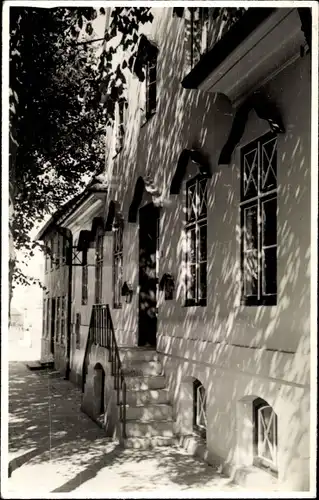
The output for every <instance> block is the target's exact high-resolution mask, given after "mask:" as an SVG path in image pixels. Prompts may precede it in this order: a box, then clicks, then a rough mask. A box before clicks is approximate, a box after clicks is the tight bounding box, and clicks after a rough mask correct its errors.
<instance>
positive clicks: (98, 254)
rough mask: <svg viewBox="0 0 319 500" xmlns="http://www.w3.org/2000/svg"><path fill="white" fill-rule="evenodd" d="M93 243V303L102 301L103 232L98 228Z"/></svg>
mask: <svg viewBox="0 0 319 500" xmlns="http://www.w3.org/2000/svg"><path fill="white" fill-rule="evenodd" d="M95 241H96V243H95V303H96V304H101V303H102V287H103V252H104V232H103V231H102V230H101V229H98V231H97V235H96V240H95Z"/></svg>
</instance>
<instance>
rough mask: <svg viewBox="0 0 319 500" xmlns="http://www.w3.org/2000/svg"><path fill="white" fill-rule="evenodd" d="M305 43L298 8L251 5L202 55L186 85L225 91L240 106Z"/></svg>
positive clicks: (292, 57) (291, 59) (183, 83)
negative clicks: (252, 6) (255, 6)
mask: <svg viewBox="0 0 319 500" xmlns="http://www.w3.org/2000/svg"><path fill="white" fill-rule="evenodd" d="M304 10H308V9H304ZM304 24H305V22H304ZM304 44H305V37H304V33H303V31H302V22H301V17H300V12H299V11H298V9H296V8H278V9H276V8H263V7H261V8H250V9H249V10H248V11H247V13H246V14H244V15H243V17H242V18H241V19H240V20H239V21H238V22H236V23H235V24H234V25H233V26H232V27H231V28H230V30H229V31H228V32H227V33H225V35H224V36H223V37H222V38H221V39H220V40H219V41H218V42H217V43H216V44H215V45H214V46H213V47H212V49H211V50H210V51H209V52H207V53H206V54H205V55H203V56H202V58H201V59H200V61H199V62H198V64H197V65H196V66H195V67H194V68H193V69H192V71H191V72H190V73H189V74H188V75H187V76H186V77H185V78H184V80H183V82H182V85H183V87H185V88H198V89H200V90H203V91H206V92H214V93H221V94H225V95H227V96H228V98H229V99H230V100H231V101H232V103H233V105H235V106H237V105H238V104H240V103H241V102H243V100H245V98H246V97H247V96H248V95H250V94H251V92H253V91H255V90H256V89H258V88H259V87H261V86H262V85H264V84H265V83H266V82H267V81H268V80H269V79H270V78H272V77H274V76H275V75H276V74H277V73H278V72H279V71H280V70H281V69H282V68H283V67H285V66H286V65H288V64H290V63H291V62H293V61H294V60H295V59H296V58H297V57H299V56H300V48H301V47H302V46H303V45H304Z"/></svg>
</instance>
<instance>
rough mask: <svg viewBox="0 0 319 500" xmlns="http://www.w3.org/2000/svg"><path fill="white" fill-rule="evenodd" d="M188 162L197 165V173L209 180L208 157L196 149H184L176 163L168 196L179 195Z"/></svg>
mask: <svg viewBox="0 0 319 500" xmlns="http://www.w3.org/2000/svg"><path fill="white" fill-rule="evenodd" d="M189 161H192V162H193V163H195V164H196V165H198V172H199V173H200V174H202V175H204V176H205V177H208V178H211V176H212V174H211V168H210V164H209V160H208V157H207V156H206V155H205V154H204V153H203V152H202V151H199V150H196V149H184V150H183V151H182V152H181V154H180V156H179V158H178V162H177V166H176V170H175V172H174V175H173V179H172V182H171V187H170V194H179V192H180V189H181V186H182V183H183V181H184V180H185V176H186V171H187V167H188V164H189Z"/></svg>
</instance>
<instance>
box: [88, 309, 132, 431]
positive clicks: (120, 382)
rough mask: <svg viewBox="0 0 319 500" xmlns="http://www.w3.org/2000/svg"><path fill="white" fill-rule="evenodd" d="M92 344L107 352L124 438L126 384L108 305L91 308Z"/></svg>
mask: <svg viewBox="0 0 319 500" xmlns="http://www.w3.org/2000/svg"><path fill="white" fill-rule="evenodd" d="M92 319H93V322H92V339H93V343H94V344H96V345H100V346H101V347H105V348H106V349H108V351H109V362H110V363H111V373H112V376H113V377H114V388H115V390H116V398H117V405H118V406H119V407H120V420H121V423H122V437H123V438H125V437H126V383H125V378H124V373H123V369H122V363H121V359H120V353H119V349H118V346H117V342H116V337H115V332H114V326H113V321H112V316H111V312H110V308H109V305H108V304H95V305H93V308H92Z"/></svg>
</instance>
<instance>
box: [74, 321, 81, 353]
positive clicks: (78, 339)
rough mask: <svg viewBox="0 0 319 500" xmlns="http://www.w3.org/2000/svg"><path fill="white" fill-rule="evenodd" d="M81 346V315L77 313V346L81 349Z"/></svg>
mask: <svg viewBox="0 0 319 500" xmlns="http://www.w3.org/2000/svg"><path fill="white" fill-rule="evenodd" d="M80 345H81V313H76V320H75V346H76V349H80Z"/></svg>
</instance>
